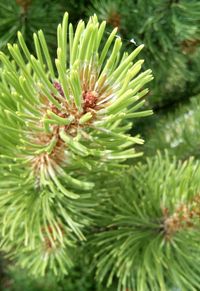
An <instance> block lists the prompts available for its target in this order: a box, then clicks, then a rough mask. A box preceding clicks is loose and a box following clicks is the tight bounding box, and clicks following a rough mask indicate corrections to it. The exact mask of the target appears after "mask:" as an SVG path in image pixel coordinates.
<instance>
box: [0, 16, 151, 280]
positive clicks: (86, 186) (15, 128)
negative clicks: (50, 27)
mask: <svg viewBox="0 0 200 291" xmlns="http://www.w3.org/2000/svg"><path fill="white" fill-rule="evenodd" d="M105 26H106V23H105V22H102V23H99V22H98V19H97V17H96V16H93V17H91V18H90V19H89V21H88V23H87V24H85V23H84V22H83V21H82V20H81V21H80V22H79V23H78V25H77V27H76V29H74V28H73V26H72V24H69V26H68V14H67V13H66V14H65V16H64V18H63V22H62V24H60V25H59V26H58V29H57V39H58V48H57V58H56V60H55V63H52V61H51V57H50V54H49V51H48V46H47V43H46V41H45V37H44V34H43V32H42V31H39V32H38V34H34V44H35V50H36V56H33V55H32V54H30V52H29V50H28V48H27V46H26V43H25V41H24V38H23V36H22V34H21V33H20V32H19V33H18V41H19V46H18V45H17V44H14V45H11V44H8V50H9V53H10V56H7V55H5V54H4V53H2V52H1V53H0V60H1V66H2V68H1V84H0V88H1V99H0V104H1V111H0V113H1V114H0V120H1V122H0V131H1V145H0V151H1V175H2V177H3V179H2V180H1V181H0V186H1V189H0V192H1V199H0V204H1V209H2V212H1V225H2V243H1V246H2V248H3V249H4V250H6V251H9V250H10V253H11V254H13V253H14V251H13V248H15V249H16V252H15V253H16V256H17V257H20V256H22V255H23V257H24V259H23V260H21V264H22V266H27V267H28V268H29V269H30V270H31V272H32V273H34V274H35V273H38V274H41V275H44V274H45V271H46V269H47V268H48V267H49V268H50V269H51V270H52V271H53V273H54V274H56V275H57V274H59V273H64V274H65V273H67V270H68V269H69V268H70V267H71V265H72V259H71V253H72V252H73V251H71V250H70V249H71V248H72V249H73V248H74V245H75V244H76V242H77V241H83V240H86V237H85V235H84V229H83V228H84V227H85V226H89V225H90V224H91V223H92V222H91V219H92V213H93V212H94V206H95V204H96V203H98V201H95V199H94V197H93V195H92V188H94V186H95V184H94V183H93V182H92V180H94V177H92V179H90V176H93V175H94V173H95V172H96V169H98V171H99V172H101V171H108V172H109V171H112V169H113V170H114V169H115V167H117V165H118V164H119V165H120V164H121V162H125V161H126V159H129V158H134V157H137V156H138V155H140V153H136V152H135V150H134V148H133V146H134V145H135V144H141V143H143V140H142V139H140V137H139V136H135V137H133V136H130V134H127V133H126V132H127V130H128V129H130V126H131V123H130V122H128V120H129V119H130V118H134V117H138V116H141V117H142V116H147V115H149V114H151V110H149V111H140V112H138V111H137V110H138V109H139V108H140V107H141V106H142V105H143V103H144V101H140V99H141V98H142V97H143V96H145V95H146V94H147V92H148V90H147V89H144V88H143V87H144V85H145V84H146V83H148V82H149V81H151V80H152V75H151V70H147V71H145V72H143V73H140V74H139V72H140V70H141V66H142V63H143V61H142V60H139V61H137V62H135V63H133V60H134V58H135V57H136V56H137V55H138V53H139V52H140V50H141V49H142V48H143V46H140V47H138V48H137V49H136V50H134V51H133V52H132V53H131V54H130V55H129V54H127V53H124V54H123V55H121V54H120V49H121V45H122V42H121V39H120V38H116V37H115V36H116V32H117V30H116V29H114V30H113V32H112V33H111V34H110V36H109V37H108V39H107V41H106V42H105V43H104V44H102V43H101V39H102V36H103V34H104V30H105ZM100 45H101V50H100V49H99V47H100ZM111 46H112V48H111V50H110V54H109V55H108V50H109V48H110V47H111ZM68 52H69V53H68ZM135 111H137V112H135ZM19 261H20V259H19Z"/></svg>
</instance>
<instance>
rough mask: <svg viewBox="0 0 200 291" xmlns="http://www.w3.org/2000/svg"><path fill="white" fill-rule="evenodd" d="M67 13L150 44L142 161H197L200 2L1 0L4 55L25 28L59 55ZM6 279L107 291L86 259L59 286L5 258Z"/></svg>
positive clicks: (17, 289) (28, 289)
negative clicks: (158, 157) (158, 156)
mask: <svg viewBox="0 0 200 291" xmlns="http://www.w3.org/2000/svg"><path fill="white" fill-rule="evenodd" d="M65 11H68V12H69V15H70V21H71V22H72V23H73V24H75V25H76V23H77V21H78V20H79V19H80V18H82V19H88V17H89V16H90V15H91V14H94V13H96V14H97V16H98V17H99V19H100V20H106V21H107V23H108V26H107V33H108V34H109V32H110V31H111V29H113V27H115V26H118V28H119V30H118V35H119V36H120V37H121V38H122V39H123V42H124V49H125V50H127V51H129V52H131V51H132V50H133V49H135V47H137V46H138V45H140V44H142V43H144V44H145V49H144V50H143V52H142V57H143V58H144V60H145V67H144V69H146V68H151V69H152V70H153V74H154V77H155V79H154V81H153V82H151V84H150V93H149V96H148V98H147V100H148V102H147V103H146V105H145V106H147V107H148V108H153V109H154V112H155V114H154V115H153V116H152V117H148V118H146V119H144V120H142V121H138V122H137V126H136V129H137V132H141V134H142V136H143V137H144V138H145V140H146V144H145V146H144V148H143V149H144V153H145V155H144V156H153V155H155V153H156V151H157V150H158V149H159V150H160V151H161V152H162V151H164V150H165V149H168V151H169V154H170V155H176V156H177V157H178V158H179V159H182V160H185V159H187V158H188V157H189V156H194V157H195V158H197V159H199V157H200V115H199V110H200V95H199V93H200V82H199V77H200V1H199V0H190V1H188V0H151V1H149V0H116V1H115V0H99V1H98V0H90V1H89V0H76V1H73V0H51V1H49V0H7V1H4V0H0V49H1V50H3V51H6V50H7V46H6V44H7V42H10V43H13V42H15V41H16V40H17V38H16V34H17V31H18V30H20V31H22V33H23V35H24V36H25V39H26V42H27V44H28V46H29V48H30V49H31V50H32V51H33V47H34V45H33V42H32V34H33V32H35V31H37V30H39V29H42V30H43V31H44V33H45V35H46V37H47V42H48V45H49V48H50V49H51V53H52V57H53V56H54V55H55V49H56V27H57V24H58V23H59V22H60V21H61V19H62V16H63V14H64V12H65ZM33 53H34V51H33ZM0 278H1V279H0V290H2V291H21V290H24V291H36V290H37V291H40V290H41V291H47V290H52V291H61V290H67V291H75V290H78V291H95V290H96V291H103V290H105V288H104V287H102V286H98V285H97V284H96V283H95V280H94V274H93V272H92V270H91V269H90V262H89V261H87V259H86V258H80V261H79V262H77V266H76V267H75V268H74V270H73V272H72V273H71V275H70V276H68V277H66V278H63V279H62V280H60V281H57V282H56V281H55V279H54V278H52V277H51V276H48V277H46V278H42V279H34V278H30V277H27V274H26V272H25V271H22V270H20V269H18V270H16V268H14V267H13V266H12V263H11V262H8V261H7V260H6V259H5V258H3V256H1V259H0ZM106 290H116V287H115V285H114V286H112V288H111V289H106ZM170 290H172V289H170ZM144 291H145V290H144Z"/></svg>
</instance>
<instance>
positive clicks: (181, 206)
mask: <svg viewBox="0 0 200 291" xmlns="http://www.w3.org/2000/svg"><path fill="white" fill-rule="evenodd" d="M117 175H118V179H116V177H114V179H113V183H114V184H113V186H112V191H110V192H108V193H109V194H108V193H106V195H104V196H102V197H103V198H102V203H101V206H100V207H99V208H98V210H97V216H96V230H95V233H94V234H93V235H91V236H90V240H89V242H90V248H89V249H88V251H89V250H90V252H91V257H92V258H93V259H92V261H93V265H94V266H95V267H96V278H97V280H98V281H99V282H105V283H106V284H107V286H110V285H111V284H112V282H113V280H115V279H116V278H117V279H118V289H117V290H119V291H124V290H130V291H132V290H135V291H144V290H145V291H152V290H154V291H157V290H162V291H169V290H174V289H173V288H175V287H176V288H178V289H176V290H181V291H187V290H198V287H199V284H200V276H199V275H200V274H199V272H200V271H199V270H200V259H199V254H200V247H199V229H200V223H199V218H200V195H199V190H200V180H199V175H200V167H199V161H194V160H192V159H190V160H188V161H185V162H184V163H183V162H178V161H177V160H176V159H175V158H174V159H170V158H169V156H168V154H167V153H166V154H165V155H161V154H160V153H159V154H158V155H157V156H155V157H153V158H148V159H147V160H146V163H144V164H142V163H138V164H137V165H136V166H134V167H133V168H130V169H129V170H128V171H126V172H125V173H124V172H122V173H120V174H119V173H118V174H117ZM110 180H112V177H110ZM109 188H110V187H109ZM179 288H180V289H179Z"/></svg>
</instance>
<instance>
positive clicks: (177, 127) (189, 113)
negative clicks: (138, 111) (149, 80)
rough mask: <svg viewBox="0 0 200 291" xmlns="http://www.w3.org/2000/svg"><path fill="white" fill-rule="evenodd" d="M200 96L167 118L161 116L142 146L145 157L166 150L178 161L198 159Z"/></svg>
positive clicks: (199, 150)
mask: <svg viewBox="0 0 200 291" xmlns="http://www.w3.org/2000/svg"><path fill="white" fill-rule="evenodd" d="M199 112H200V95H197V96H194V97H193V98H191V100H190V102H189V103H187V104H185V105H184V106H180V105H179V107H178V108H177V109H176V110H175V111H174V112H172V113H169V114H168V115H167V116H163V117H162V116H161V117H160V118H159V119H158V120H157V121H156V122H155V123H154V128H153V129H151V131H150V132H149V134H148V136H149V138H148V141H147V142H146V144H145V146H144V150H145V153H146V154H147V155H150V156H151V155H154V154H155V152H156V151H157V150H158V149H159V150H162V151H163V150H164V149H168V152H169V153H170V154H171V155H176V156H177V157H178V158H180V159H187V158H189V157H190V156H195V157H196V158H198V159H199V157H200V114H199Z"/></svg>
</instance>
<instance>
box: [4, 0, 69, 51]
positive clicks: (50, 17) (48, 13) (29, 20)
mask: <svg viewBox="0 0 200 291" xmlns="http://www.w3.org/2000/svg"><path fill="white" fill-rule="evenodd" d="M62 16H63V10H62V7H61V5H60V4H59V1H55V0H53V1H51V5H49V1H47V0H42V1H41V0H16V1H15V0H8V1H4V0H0V49H3V50H4V49H5V48H6V46H7V43H8V42H10V43H14V42H16V41H17V32H18V31H21V32H22V34H23V35H24V37H25V39H26V40H27V45H28V47H29V48H30V49H31V50H32V51H33V48H34V44H33V41H32V36H33V33H34V32H37V31H38V30H39V29H42V30H43V31H44V32H45V35H46V37H47V43H48V44H49V46H50V48H51V49H52V51H54V50H55V48H56V27H57V24H58V23H59V22H60V21H61V19H62Z"/></svg>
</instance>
